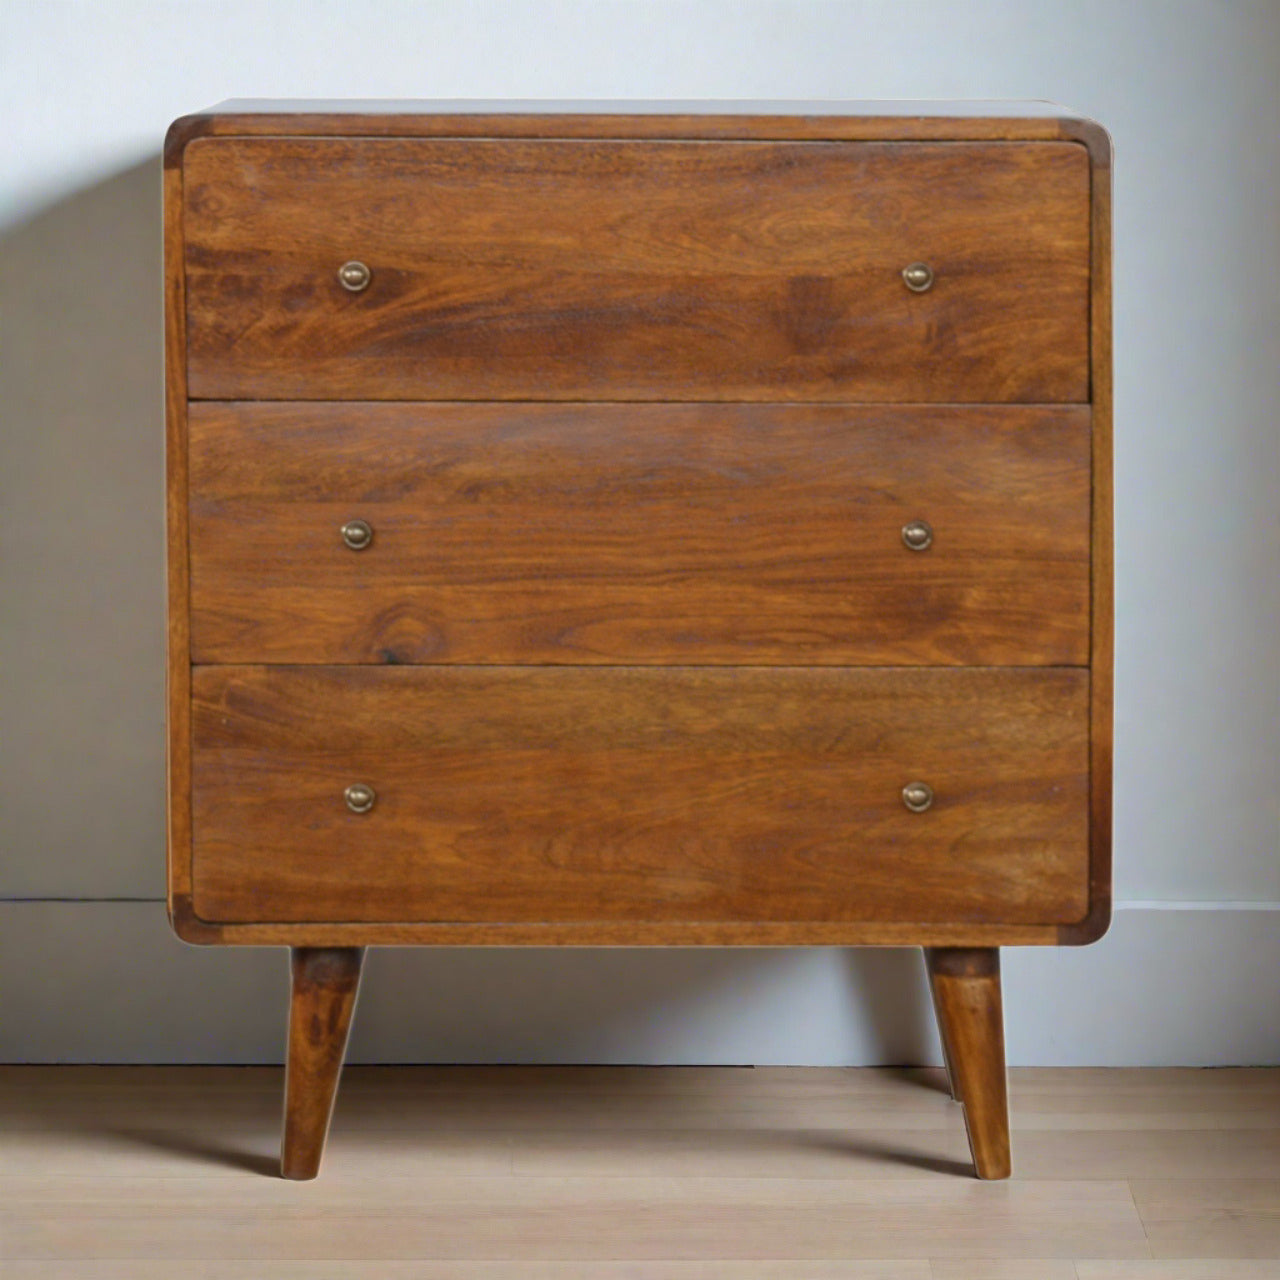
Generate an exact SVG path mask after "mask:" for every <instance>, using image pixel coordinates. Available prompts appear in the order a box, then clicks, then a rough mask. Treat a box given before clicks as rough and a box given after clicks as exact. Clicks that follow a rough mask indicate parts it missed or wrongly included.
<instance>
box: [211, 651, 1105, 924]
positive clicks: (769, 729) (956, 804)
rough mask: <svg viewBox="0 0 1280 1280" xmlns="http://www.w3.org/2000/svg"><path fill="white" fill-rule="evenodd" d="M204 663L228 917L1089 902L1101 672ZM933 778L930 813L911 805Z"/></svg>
mask: <svg viewBox="0 0 1280 1280" xmlns="http://www.w3.org/2000/svg"><path fill="white" fill-rule="evenodd" d="M192 677H193V678H192V691H193V704H194V705H193V717H192V804H193V845H194V847H193V850H192V854H193V890H194V892H193V905H194V908H195V911H196V913H197V915H198V916H200V917H201V918H203V919H204V920H207V921H214V922H222V923H235V922H243V923H256V922H268V921H269V922H282V923H283V922H344V921H351V922H362V921H363V922H385V921H399V922H434V921H447V922H491V923H512V924H515V923H526V922H543V921H550V922H583V921H612V922H626V921H636V922H641V921H663V922H667V921H671V922H675V921H680V922H725V921H728V922H738V921H744V922H747V921H751V922H774V921H814V922H819V921H825V922H860V921H886V922H887V921H895V922H906V923H932V922H953V923H957V924H968V923H974V924H997V923H1000V924H1027V923H1044V924H1053V923H1066V922H1071V921H1075V920H1079V919H1080V918H1081V917H1082V916H1083V915H1084V913H1085V910H1086V907H1087V899H1088V892H1087V890H1088V826H1087V813H1088V757H1087V736H1088V674H1087V672H1085V671H1082V670H1077V669H1074V668H1072V669H1066V668H1050V669H1044V668H1041V669H1037V670H1028V669H1002V668H983V669H956V668H951V669H920V668H883V667H882V668H859V669H848V668H777V667H774V668H717V667H666V668H657V667H644V668H629V667H612V668H601V667H594V668H587V667H456V666H454V667H197V668H195V670H194V671H193V673H192ZM918 782H922V783H925V784H927V787H928V788H929V789H931V791H932V802H931V804H929V807H928V808H927V809H925V810H924V811H923V812H913V811H912V810H911V809H909V808H908V807H907V805H906V803H905V800H904V787H906V786H907V785H908V784H911V783H918ZM353 786H358V787H364V788H367V789H368V790H369V793H370V795H371V797H372V804H371V806H369V807H368V808H367V810H366V811H365V812H361V813H357V812H353V811H352V808H351V807H350V806H349V804H348V799H347V794H348V788H350V787H353ZM920 794H921V795H923V793H920ZM912 795H913V798H914V797H915V795H916V793H912ZM352 799H354V800H356V801H357V802H358V801H359V800H360V799H361V794H360V793H359V792H355V793H352Z"/></svg>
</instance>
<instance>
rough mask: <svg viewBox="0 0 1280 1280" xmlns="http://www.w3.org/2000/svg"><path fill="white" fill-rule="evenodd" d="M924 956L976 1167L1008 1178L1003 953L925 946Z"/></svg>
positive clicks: (989, 1174)
mask: <svg viewBox="0 0 1280 1280" xmlns="http://www.w3.org/2000/svg"><path fill="white" fill-rule="evenodd" d="M924 955H925V964H926V966H927V967H928V970H929V985H930V987H931V988H932V989H933V1004H934V1008H935V1010H936V1011H937V1014H938V1030H939V1032H940V1033H941V1036H942V1043H943V1045H944V1046H945V1050H946V1053H947V1065H948V1069H949V1071H950V1073H951V1078H952V1081H953V1086H952V1088H953V1093H954V1095H955V1096H956V1097H958V1098H959V1100H960V1101H961V1102H962V1103H963V1104H964V1122H965V1127H966V1128H967V1129H968V1131H969V1149H970V1150H971V1151H972V1152H973V1167H974V1169H975V1171H976V1172H977V1175H978V1177H980V1178H1007V1177H1008V1176H1009V1172H1010V1159H1009V1093H1008V1082H1007V1078H1006V1073H1005V1065H1004V1011H1003V1008H1002V1005H1001V1001H1000V952H999V950H997V949H996V948H995V947H974V948H968V947H926V948H925V953H924Z"/></svg>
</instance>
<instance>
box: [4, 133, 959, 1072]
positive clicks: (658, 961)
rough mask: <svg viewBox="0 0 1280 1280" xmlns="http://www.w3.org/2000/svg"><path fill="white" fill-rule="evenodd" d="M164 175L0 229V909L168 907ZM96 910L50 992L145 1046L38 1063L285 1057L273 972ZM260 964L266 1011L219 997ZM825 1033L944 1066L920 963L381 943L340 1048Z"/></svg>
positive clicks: (847, 955) (808, 1056) (392, 1052)
mask: <svg viewBox="0 0 1280 1280" xmlns="http://www.w3.org/2000/svg"><path fill="white" fill-rule="evenodd" d="M160 176H161V170H160V159H159V157H158V156H156V157H152V158H150V159H148V160H146V161H144V162H142V163H140V164H137V165H135V166H133V167H131V168H129V169H127V170H125V171H124V172H122V173H119V174H117V175H115V176H114V177H111V178H108V179H107V180H105V181H103V182H101V183H99V184H98V185H96V186H93V187H90V188H87V189H86V190H83V191H81V192H79V193H77V194H76V195H75V196H73V197H71V198H69V199H67V200H65V201H63V202H61V203H59V204H58V205H56V206H54V207H52V208H50V209H48V210H46V211H45V212H43V213H41V214H39V215H38V216H37V217H35V218H33V219H31V220H30V221H28V222H26V223H23V224H22V225H20V226H18V227H16V228H13V229H11V230H9V231H7V232H4V233H2V234H0V242H2V243H0V249H2V252H0V361H2V362H3V365H2V367H0V385H2V386H3V388H4V390H3V396H4V399H3V405H4V414H3V431H2V432H0V451H2V452H0V484H2V485H3V503H4V508H5V511H6V519H5V546H6V553H5V555H4V557H3V562H2V565H3V567H2V568H0V574H2V575H3V576H2V577H0V600H2V601H3V606H2V607H3V615H4V616H3V631H4V636H5V647H6V651H5V655H4V662H3V665H2V668H0V670H2V671H3V675H2V676H0V679H2V680H3V682H4V690H3V700H4V719H5V732H4V734H3V735H2V741H0V809H2V811H3V815H4V816H3V818H2V819H0V841H2V842H3V847H4V848H5V850H6V851H7V852H8V855H9V856H8V857H7V858H6V859H5V861H4V864H3V866H2V867H0V898H10V899H14V898H18V899H21V898H28V899H30V898H37V899H40V898H43V899H50V898H56V899H68V898H69V899H75V900H92V899H106V898H116V899H119V898H132V899H159V898H161V897H162V895H163V892H164V448H163V441H164V430H163V309H162V302H163V299H162V274H161V273H162V253H161V230H162V227H161V200H160V189H161V182H160ZM158 909H159V908H157V910H158ZM86 910H89V908H87V907H85V908H78V909H77V915H78V916H82V915H83V912H84V911H86ZM92 910H93V916H94V922H95V923H94V925H93V926H92V927H90V928H89V929H87V930H86V929H84V928H83V927H79V926H78V927H77V928H76V930H75V931H74V933H75V936H68V937H66V938H64V939H60V940H59V941H58V944H57V955H58V966H59V968H60V970H61V972H60V973H59V974H58V975H57V980H56V985H57V986H58V987H62V986H63V985H64V984H65V987H66V990H67V991H68V992H72V991H81V992H87V991H94V990H101V989H102V988H103V986H104V983H105V984H106V985H107V986H109V987H111V988H112V989H114V990H115V991H116V992H117V994H120V993H122V992H125V991H129V992H131V993H132V994H131V995H130V996H129V1003H130V1005H131V1006H132V1005H133V1004H137V1003H139V1002H140V1003H141V1005H144V1006H147V1009H146V1010H145V1011H144V1009H142V1008H138V1009H137V1010H136V1013H137V1014H138V1017H137V1020H136V1021H133V1020H132V1019H125V1021H126V1022H132V1023H133V1025H134V1027H135V1031H134V1033H133V1034H134V1035H137V1034H138V1033H139V1032H138V1028H141V1027H143V1026H145V1027H146V1028H147V1031H146V1033H145V1038H146V1040H147V1043H146V1045H142V1044H141V1043H133V1044H124V1043H119V1044H116V1043H115V1041H114V1040H112V1036H113V1035H114V1034H115V1032H116V1031H118V1032H120V1033H121V1034H128V1033H127V1031H126V1029H125V1028H124V1027H119V1028H116V1029H114V1030H110V1031H109V1030H108V1029H107V1028H106V1027H105V1026H102V1027H95V1020H96V1019H106V1020H108V1021H109V1020H111V1019H112V1017H113V1015H111V1014H110V1012H109V1010H108V1009H106V1008H101V1007H96V1008H88V1007H86V1008H84V1009H83V1010H82V1012H81V1014H79V1015H78V1017H79V1018H80V1019H81V1025H80V1026H79V1028H78V1034H77V1037H76V1044H75V1045H71V1044H66V1045H64V1044H62V1042H61V1040H58V1042H57V1045H56V1046H55V1045H54V1044H52V1043H51V1044H50V1045H49V1046H48V1050H47V1051H48V1052H52V1053H54V1055H55V1056H63V1055H66V1056H70V1057H72V1058H74V1057H76V1056H79V1055H78V1048H79V1042H80V1040H81V1039H83V1042H84V1045H85V1046H86V1047H85V1050H84V1052H86V1053H88V1054H89V1056H98V1055H100V1054H101V1052H102V1049H101V1046H102V1044H103V1043H106V1042H107V1040H111V1041H112V1045H113V1049H112V1054H111V1056H113V1057H116V1058H117V1059H118V1060H126V1061H127V1060H130V1059H131V1058H132V1059H134V1060H137V1058H138V1057H141V1058H142V1060H156V1061H159V1060H165V1059H176V1060H183V1059H184V1058H189V1056H194V1057H196V1058H201V1057H203V1058H205V1059H206V1060H208V1059H210V1058H212V1059H217V1060H224V1061H225V1060H228V1057H227V1056H224V1053H225V1054H228V1055H229V1060H232V1061H235V1060H240V1061H263V1060H267V1061H270V1060H279V1051H280V1049H282V1048H283V1036H284V1025H285V1022H284V1011H285V1003H284V1001H285V992H286V986H285V984H284V981H283V974H282V975H281V979H282V980H281V982H280V986H279V988H278V990H275V989H274V986H275V984H274V981H270V980H268V974H267V972H266V971H265V970H263V969H262V968H261V966H260V963H259V961H258V960H253V961H250V964H249V968H248V969H246V968H245V963H244V962H245V961H249V960H250V957H247V956H244V955H241V956H240V957H238V959H233V958H232V957H231V956H230V955H227V954H225V953H224V954H219V955H208V954H206V955H204V956H200V957H197V956H195V955H194V954H192V953H190V952H188V953H187V954H186V955H182V954H180V952H179V951H178V950H177V949H179V948H181V946H182V944H180V943H179V942H178V941H177V940H176V939H167V940H166V941H160V940H159V939H157V938H156V937H155V935H152V936H151V937H150V938H149V939H143V938H141V937H137V936H135V934H136V931H133V930H130V929H124V930H119V929H118V927H117V926H118V923H119V922H118V920H117V919H116V918H115V916H112V918H111V919H107V918H105V917H106V916H107V915H108V913H112V912H115V913H117V914H118V915H119V916H121V917H122V918H125V917H127V912H125V911H124V909H123V908H122V907H121V906H118V905H117V906H116V907H112V906H111V905H109V904H106V903H104V904H102V905H101V906H99V907H95V908H93V909H92ZM20 911H21V909H20V908H18V907H16V906H15V907H10V908H8V913H9V914H10V915H13V914H14V913H18V912H20ZM27 911H28V912H30V913H33V914H34V913H35V906H34V904H32V906H31V907H29V908H27ZM99 916H102V917H103V918H102V919H101V920H99V919H98V917H99ZM128 918H131V917H128ZM99 934H101V935H103V936H102V937H99V945H90V944H91V942H92V940H93V938H94V937H95V936H97V935H99ZM107 936H110V937H111V944H110V947H109V948H108V947H106V945H105V944H106V937H107ZM46 941H47V939H46ZM81 942H83V945H79V944H80V943H81ZM157 945H160V946H161V947H162V948H163V956H164V957H166V958H161V956H160V955H157V954H156V953H155V947H156V946H157ZM170 945H171V946H172V948H174V949H175V950H174V952H173V957H172V963H170V962H169V961H168V959H167V957H168V955H169V952H168V947H169V946H170ZM104 954H109V955H111V956H112V958H113V962H114V964H116V965H118V972H117V977H116V978H115V979H113V978H112V977H111V975H109V974H105V973H103V972H102V957H103V955H104ZM261 960H262V961H264V962H265V961H266V958H265V957H261ZM269 963H270V969H271V971H272V972H274V969H275V964H276V963H278V962H269ZM157 966H160V967H157ZM77 969H83V970H86V972H84V973H79V972H77ZM90 969H92V970H93V971H92V972H88V970H90ZM242 970H243V971H244V972H243V973H241V971H242ZM250 971H251V972H252V974H254V975H258V977H257V979H255V980H254V982H252V983H251V985H252V986H253V987H254V988H255V991H256V993H257V1000H255V1008H256V1004H257V1001H258V1000H260V1001H261V1004H262V1007H261V1008H256V1016H253V1015H250V1014H249V1011H248V1010H246V1009H245V1008H244V1005H243V1002H242V1001H239V1000H228V999H227V998H226V997H227V995H228V993H229V992H230V991H231V990H232V989H233V987H234V984H235V983H236V982H237V981H241V980H242V979H244V978H245V977H246V976H247V975H249V974H250ZM235 974H240V978H236V977H235V976H233V975H235ZM50 976H51V975H47V974H46V978H48V977H50ZM175 983H176V984H177V986H178V987H180V988H181V990H174V989H173V988H174V985H175ZM148 987H150V988H151V990H152V992H153V993H154V995H155V999H154V1000H151V999H148V998H147V997H146V992H147V988H148ZM46 994H47V993H46ZM15 995H17V998H18V1004H19V1005H23V1006H24V1007H25V1006H26V1005H28V1004H30V1005H32V1006H33V1007H34V1006H35V1005H45V1007H46V1011H47V1008H48V1005H47V1002H46V1001H45V1000H43V999H40V998H39V995H38V993H32V992H26V993H23V994H20V995H19V994H18V993H15ZM277 1009H278V1021H277V1014H276V1013H275V1012H274V1011H275V1010H277ZM833 1009H837V1010H839V1011H840V1013H839V1015H838V1017H839V1019H841V1020H842V1025H841V1026H839V1027H833V1026H832V1025H831V1023H832V1010H833ZM190 1010H195V1011H200V1013H199V1019H200V1021H201V1022H202V1023H203V1025H202V1027H200V1028H198V1029H193V1028H192V1027H190V1026H187V1023H188V1022H189V1021H190V1018H189V1017H188V1016H187V1011H190ZM118 1012H119V1010H118V1009H117V1013H118ZM165 1021H170V1022H171V1023H172V1026H171V1032H170V1035H169V1036H168V1037H166V1036H165V1035H164V1033H163V1031H162V1030H161V1028H162V1025H163V1023H164V1022H165ZM245 1022H253V1023H254V1024H255V1025H256V1027H257V1030H256V1031H253V1032H249V1029H248V1028H247V1027H246V1026H245ZM237 1023H238V1024H239V1025H237ZM219 1024H221V1027H222V1032H221V1036H220V1035H219V1030H218V1028H219ZM277 1027H278V1037H279V1039H278V1041H277V1040H276V1035H277V1032H276V1028H277ZM197 1031H199V1032H200V1034H199V1035H198V1034H197ZM246 1032H249V1034H248V1035H247V1036H246V1035H245V1033H246ZM209 1035H212V1036H213V1037H214V1040H215V1041H216V1042H219V1043H216V1044H205V1042H204V1040H203V1039H201V1036H204V1037H207V1036H209ZM55 1039H56V1037H55ZM197 1040H199V1041H200V1044H201V1046H202V1047H199V1048H197V1047H196V1044H195V1041H197ZM833 1040H834V1041H835V1042H837V1043H840V1044H846V1043H847V1045H848V1046H849V1057H848V1059H847V1060H848V1061H851V1062H852V1061H862V1062H876V1061H879V1062H886V1063H918V1062H925V1061H936V1060H937V1051H936V1040H935V1038H934V1033H933V1030H932V1020H931V1014H930V1010H929V1007H928V995H927V991H926V988H925V985H924V982H923V975H922V966H921V963H920V958H919V953H918V952H908V951H900V950H863V951H856V952H853V951H846V952H840V951H831V950H825V951H824V950H816V951H814V950H811V951H795V950H740V951H731V950H696V949H693V950H691V949H676V950H637V951H631V950H625V949H613V950H605V951H582V950H564V951H558V950H541V949H534V950H503V949H475V950H453V949H441V950H439V951H429V952H424V951H420V950H414V951H411V950H402V949H390V950H386V951H379V952H376V953H375V954H374V956H373V957H372V958H371V961H370V964H369V965H368V967H367V971H366V974H365V979H364V984H363V991H362V995H361V1001H360V1010H359V1013H358V1015H357V1019H356V1028H355V1032H354V1035H353V1042H352V1052H351V1058H352V1060H353V1061H361V1060H363V1061H370V1060H377V1059H378V1058H379V1057H382V1058H386V1057H388V1056H390V1057H392V1058H393V1059H398V1060H414V1059H420V1060H426V1061H468V1060H470V1061H503V1060H506V1061H523V1062H776V1063H787V1062H804V1061H813V1060H830V1056H831V1052H832V1044H833ZM95 1045H96V1046H97V1051H96V1054H95V1052H94V1051H93V1049H92V1048H90V1046H95ZM28 1047H30V1046H28ZM10 1052H11V1053H16V1055H17V1056H18V1057H24V1056H26V1054H25V1053H24V1052H23V1046H10ZM37 1056H40V1055H39V1054H37Z"/></svg>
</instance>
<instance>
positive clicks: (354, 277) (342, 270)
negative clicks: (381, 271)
mask: <svg viewBox="0 0 1280 1280" xmlns="http://www.w3.org/2000/svg"><path fill="white" fill-rule="evenodd" d="M372 279H373V272H372V271H370V270H369V268H368V267H366V266H365V265H364V263H363V262H354V261H352V262H344V263H343V264H342V266H340V267H339V268H338V280H339V281H340V282H341V284H342V287H343V288H344V289H350V290H351V292H352V293H359V292H360V290H361V289H367V288H368V287H369V281H370V280H372Z"/></svg>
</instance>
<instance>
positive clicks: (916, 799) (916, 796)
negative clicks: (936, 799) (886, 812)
mask: <svg viewBox="0 0 1280 1280" xmlns="http://www.w3.org/2000/svg"><path fill="white" fill-rule="evenodd" d="M902 803H903V804H905V805H906V806H907V808H908V809H910V810H911V812H912V813H923V812H924V811H925V810H926V809H927V808H928V807H929V806H930V805H931V804H932V803H933V788H932V787H931V786H930V785H929V784H928V783H927V782H908V783H907V785H906V786H905V787H903V788H902Z"/></svg>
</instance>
